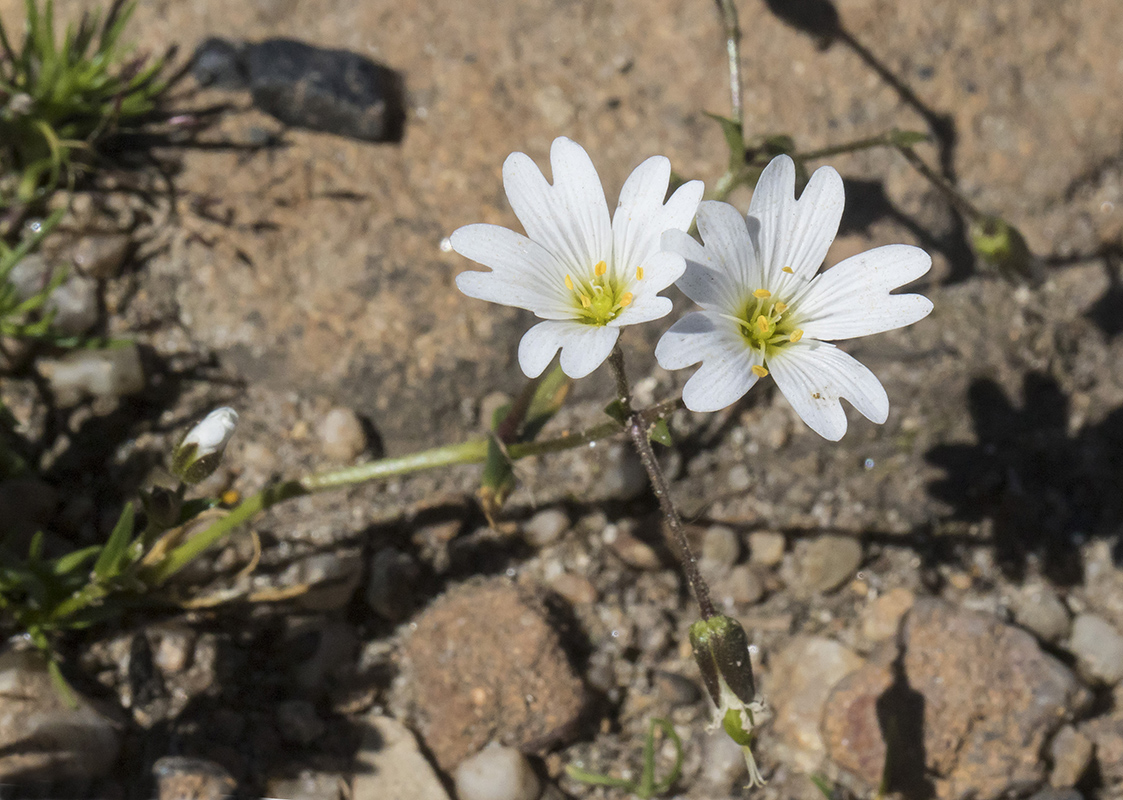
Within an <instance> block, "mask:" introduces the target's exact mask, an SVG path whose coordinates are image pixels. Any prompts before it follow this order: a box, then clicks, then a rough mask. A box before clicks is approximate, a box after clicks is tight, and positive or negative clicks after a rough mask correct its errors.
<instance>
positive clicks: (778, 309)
mask: <svg viewBox="0 0 1123 800" xmlns="http://www.w3.org/2000/svg"><path fill="white" fill-rule="evenodd" d="M787 310H788V304H787V303H780V302H777V303H776V313H777V314H783V313H784V312H785V311H787Z"/></svg>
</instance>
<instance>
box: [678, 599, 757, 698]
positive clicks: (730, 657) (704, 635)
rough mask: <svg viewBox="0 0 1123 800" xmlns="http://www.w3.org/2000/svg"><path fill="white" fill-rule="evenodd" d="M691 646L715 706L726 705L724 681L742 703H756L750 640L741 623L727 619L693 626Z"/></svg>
mask: <svg viewBox="0 0 1123 800" xmlns="http://www.w3.org/2000/svg"><path fill="white" fill-rule="evenodd" d="M690 645H691V647H693V648H694V660H695V661H697V662H698V669H699V670H700V671H701V673H702V680H703V681H704V682H705V684H706V689H707V691H709V693H710V697H711V698H713V701H714V705H716V706H718V707H719V708H720V707H721V706H722V704H723V703H722V690H721V685H722V682H724V683H725V685H726V686H727V687H728V688H729V690H730V691H732V692H733V694H734V696H735V697H736V698H737V699H738V700H740V701H741V702H742V703H745V704H749V703H751V702H753V697H754V696H755V695H756V686H755V684H754V682H753V665H752V661H751V660H750V658H749V637H748V636H746V635H745V629H744V628H742V627H741V623H739V622H738V621H737V620H735V619H733V618H732V617H726V616H716V617H710V618H709V619H704V620H699V621H698V622H695V623H694V624H693V625H691V626H690Z"/></svg>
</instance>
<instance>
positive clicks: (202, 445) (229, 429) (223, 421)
mask: <svg viewBox="0 0 1123 800" xmlns="http://www.w3.org/2000/svg"><path fill="white" fill-rule="evenodd" d="M237 424H238V412H237V411H235V410H234V409H232V408H230V407H229V406H223V407H222V408H216V409H215V410H214V411H212V412H211V413H209V414H207V416H206V417H204V418H203V421H202V422H200V423H199V424H198V425H196V426H195V427H194V428H192V429H191V430H190V431H188V433H187V435H186V436H184V437H183V441H182V442H181V443H180V445H179V446H180V447H186V446H187V445H189V444H193V445H195V448H196V450H195V457H196V458H202V457H203V456H209V455H211V454H212V453H221V452H222V451H223V450H225V449H226V445H227V444H228V443H229V442H230V437H231V436H233V435H234V426H235V425H237Z"/></svg>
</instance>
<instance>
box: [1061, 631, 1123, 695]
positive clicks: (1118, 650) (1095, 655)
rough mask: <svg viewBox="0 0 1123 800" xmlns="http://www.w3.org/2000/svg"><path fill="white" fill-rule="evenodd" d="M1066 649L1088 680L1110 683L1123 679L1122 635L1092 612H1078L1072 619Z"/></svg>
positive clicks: (1110, 684)
mask: <svg viewBox="0 0 1123 800" xmlns="http://www.w3.org/2000/svg"><path fill="white" fill-rule="evenodd" d="M1069 649H1070V650H1071V651H1072V652H1073V654H1074V655H1075V656H1076V658H1077V662H1078V664H1079V666H1080V673H1081V674H1082V675H1083V676H1084V677H1085V678H1086V679H1088V680H1091V681H1096V682H1102V683H1106V684H1107V685H1108V686H1113V685H1115V684H1116V683H1119V681H1120V680H1123V635H1120V633H1119V631H1117V630H1116V629H1115V627H1114V626H1113V625H1112V624H1111V623H1110V622H1108V621H1107V620H1105V619H1103V618H1102V617H1098V616H1096V615H1095V614H1081V615H1080V616H1079V617H1077V618H1076V621H1075V622H1073V623H1072V640H1071V641H1070V642H1069Z"/></svg>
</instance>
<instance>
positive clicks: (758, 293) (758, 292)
mask: <svg viewBox="0 0 1123 800" xmlns="http://www.w3.org/2000/svg"><path fill="white" fill-rule="evenodd" d="M771 296H772V292H770V291H768V290H767V289H757V290H756V291H755V292H753V297H759V298H760V299H761V300H763V299H764V298H766V297H771Z"/></svg>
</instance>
